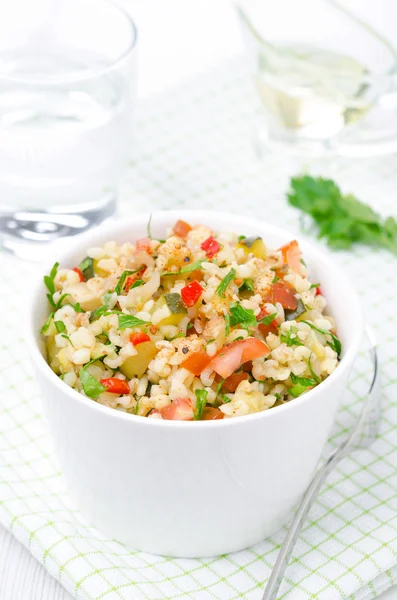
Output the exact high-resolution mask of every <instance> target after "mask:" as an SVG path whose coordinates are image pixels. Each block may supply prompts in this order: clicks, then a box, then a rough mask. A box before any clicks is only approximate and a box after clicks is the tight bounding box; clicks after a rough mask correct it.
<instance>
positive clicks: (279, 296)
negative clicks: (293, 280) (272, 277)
mask: <svg viewBox="0 0 397 600" xmlns="http://www.w3.org/2000/svg"><path fill="white" fill-rule="evenodd" d="M265 300H266V301H267V302H271V303H272V304H274V303H275V302H279V303H280V304H281V306H282V307H283V308H288V309H289V310H295V309H296V307H297V306H298V300H297V299H296V298H295V290H294V288H293V287H292V285H291V284H290V283H288V282H287V281H277V283H274V284H273V285H272V286H271V288H270V291H269V293H268V295H267V296H266V298H265Z"/></svg>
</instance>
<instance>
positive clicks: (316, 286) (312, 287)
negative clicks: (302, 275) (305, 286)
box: [309, 283, 321, 290]
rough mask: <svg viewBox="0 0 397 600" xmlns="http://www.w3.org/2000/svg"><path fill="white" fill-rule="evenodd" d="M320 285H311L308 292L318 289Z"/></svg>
mask: <svg viewBox="0 0 397 600" xmlns="http://www.w3.org/2000/svg"><path fill="white" fill-rule="evenodd" d="M320 285H321V284H320V283H312V284H311V286H310V287H309V290H314V288H318V287H320Z"/></svg>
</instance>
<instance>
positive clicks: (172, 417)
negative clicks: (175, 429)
mask: <svg viewBox="0 0 397 600" xmlns="http://www.w3.org/2000/svg"><path fill="white" fill-rule="evenodd" d="M160 412H161V416H162V417H163V419H166V420H168V421H192V420H193V414H194V413H193V408H192V401H191V400H190V398H177V399H176V400H174V401H173V402H171V404H169V405H168V406H166V407H164V408H162V409H161V410H160Z"/></svg>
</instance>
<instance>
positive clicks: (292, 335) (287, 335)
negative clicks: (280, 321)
mask: <svg viewBox="0 0 397 600" xmlns="http://www.w3.org/2000/svg"><path fill="white" fill-rule="evenodd" d="M297 333H298V329H297V328H296V327H294V326H292V327H290V328H289V329H287V331H284V332H283V333H282V334H281V335H280V341H281V342H283V343H284V344H287V346H288V347H289V348H290V347H291V346H303V344H302V342H301V341H300V339H299V338H298V336H297Z"/></svg>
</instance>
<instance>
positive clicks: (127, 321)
mask: <svg viewBox="0 0 397 600" xmlns="http://www.w3.org/2000/svg"><path fill="white" fill-rule="evenodd" d="M116 314H118V315H119V326H118V328H117V329H127V327H141V325H148V321H142V319H138V318H137V317H134V316H133V315H126V314H124V313H121V314H120V313H116Z"/></svg>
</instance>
